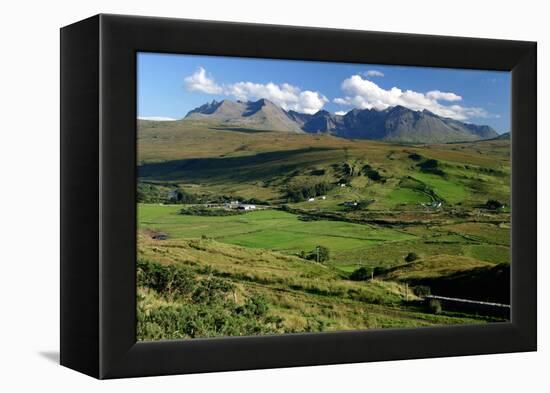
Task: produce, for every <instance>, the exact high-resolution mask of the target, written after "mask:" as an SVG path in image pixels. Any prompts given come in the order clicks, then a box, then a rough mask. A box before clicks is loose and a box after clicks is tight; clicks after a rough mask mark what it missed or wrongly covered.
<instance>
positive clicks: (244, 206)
mask: <svg viewBox="0 0 550 393" xmlns="http://www.w3.org/2000/svg"><path fill="white" fill-rule="evenodd" d="M225 208H227V209H237V210H255V209H256V205H252V204H250V203H242V202H239V201H230V202H229V203H226V204H225Z"/></svg>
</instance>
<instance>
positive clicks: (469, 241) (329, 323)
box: [138, 120, 510, 339]
mask: <svg viewBox="0 0 550 393" xmlns="http://www.w3.org/2000/svg"><path fill="white" fill-rule="evenodd" d="M138 153H139V154H138V160H139V168H138V173H139V182H138V200H139V201H140V202H141V203H140V206H139V230H140V232H139V238H138V247H139V255H138V257H139V264H138V272H141V273H139V274H138V279H140V278H141V280H140V281H139V283H140V287H139V294H140V300H139V302H138V305H139V311H140V313H139V315H140V318H141V319H140V324H139V327H140V329H141V330H140V334H139V336H140V338H141V339H152V338H177V337H201V336H216V335H227V334H237V335H239V334H262V333H280V332H299V331H330V330H341V329H364V328H373V327H389V326H424V325H431V324H446V323H482V322H486V321H491V320H494V319H493V318H491V317H489V316H476V315H475V314H472V313H471V312H470V313H462V314H461V313H456V312H450V311H448V310H439V309H438V308H437V307H435V308H431V309H430V308H429V307H427V306H426V305H424V304H423V302H422V301H421V298H422V297H423V296H424V295H425V294H426V293H430V292H431V293H433V294H437V295H446V296H452V297H461V298H466V299H472V300H483V301H493V302H500V303H507V302H508V300H509V290H510V289H509V257H510V254H509V246H510V227H509V224H510V211H509V195H510V148H509V140H506V139H496V140H488V141H477V142H468V143H456V144H431V145H411V144H407V145H405V144H392V143H385V142H377V141H367V140H350V139H343V138H337V137H334V136H331V135H318V134H315V135H312V134H307V133H285V134H281V133H280V132H269V131H258V130H252V129H226V128H223V126H221V125H219V126H213V125H212V123H211V122H204V121H202V120H196V121H189V120H188V121H185V122H166V123H159V122H146V121H143V122H140V124H139V131H138ZM232 201H233V203H237V204H242V206H252V207H253V210H249V211H241V210H236V209H232V208H230V206H232V205H230V202H232ZM235 206H237V205H235ZM320 249H322V250H324V251H323V257H322V258H320V255H319V250H320ZM325 250H326V251H325ZM325 252H326V255H325ZM318 261H319V262H318ZM159 277H160V278H162V277H164V278H163V279H160V278H159ZM163 280H164V281H163ZM159 283H160V284H159ZM174 288H179V289H177V290H176V289H174ZM216 288H217V289H216ZM206 292H211V293H212V294H213V295H212V296H210V297H209V296H206V295H205V293H206ZM201 294H202V295H201ZM201 310H202V313H201ZM205 310H210V311H208V312H207V311H205ZM213 310H214V311H213ZM216 310H217V311H216ZM178 315H180V317H177V316H178ZM216 315H220V317H219V318H218V319H216ZM221 316H223V317H221ZM245 316H247V317H245ZM252 316H253V317H252ZM171 320H175V321H176V322H173V323H172V322H169V321H171ZM246 321H249V322H250V323H248V322H246Z"/></svg>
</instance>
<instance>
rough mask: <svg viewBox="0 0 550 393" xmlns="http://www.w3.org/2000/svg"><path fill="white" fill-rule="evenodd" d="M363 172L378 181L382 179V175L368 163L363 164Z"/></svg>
mask: <svg viewBox="0 0 550 393" xmlns="http://www.w3.org/2000/svg"><path fill="white" fill-rule="evenodd" d="M363 173H364V174H365V175H366V176H367V177H368V178H369V179H371V180H373V181H380V180H382V179H383V178H382V175H380V173H379V172H378V171H377V170H376V169H374V168H372V167H371V166H370V165H365V166H364V167H363Z"/></svg>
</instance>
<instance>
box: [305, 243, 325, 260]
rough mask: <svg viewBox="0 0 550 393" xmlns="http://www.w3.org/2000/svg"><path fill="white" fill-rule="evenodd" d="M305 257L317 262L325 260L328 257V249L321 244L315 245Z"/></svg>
mask: <svg viewBox="0 0 550 393" xmlns="http://www.w3.org/2000/svg"><path fill="white" fill-rule="evenodd" d="M306 259H309V260H313V261H317V262H326V261H328V260H329V259H330V251H329V249H328V248H326V247H323V246H317V247H316V248H315V250H313V251H311V252H310V253H309V254H308V256H307V257H306Z"/></svg>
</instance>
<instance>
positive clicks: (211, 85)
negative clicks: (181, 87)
mask: <svg viewBox="0 0 550 393" xmlns="http://www.w3.org/2000/svg"><path fill="white" fill-rule="evenodd" d="M185 88H186V89H187V90H189V91H200V92H201V93H206V94H220V93H221V92H222V88H221V86H218V84H216V81H214V79H213V78H210V77H208V75H206V70H205V69H204V68H202V67H199V68H198V69H197V71H196V72H195V73H194V74H193V75H190V76H188V77H186V78H185Z"/></svg>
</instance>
